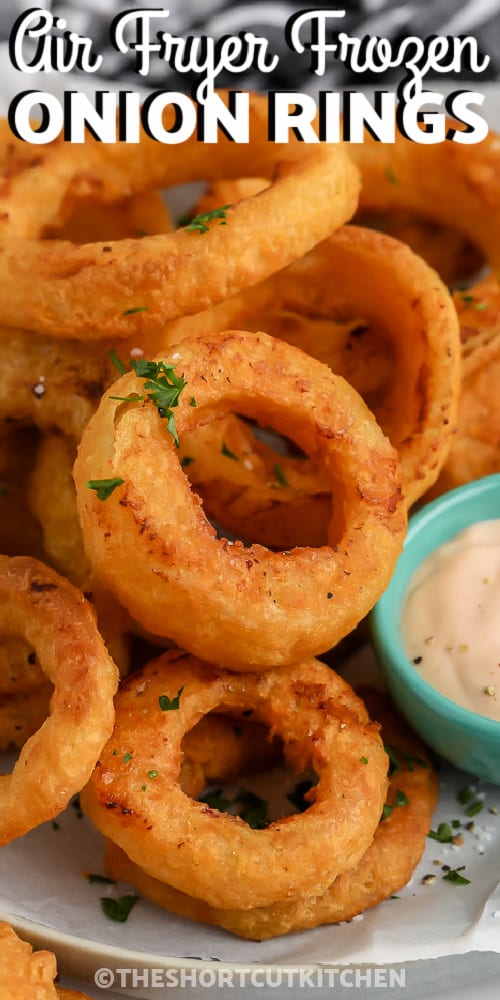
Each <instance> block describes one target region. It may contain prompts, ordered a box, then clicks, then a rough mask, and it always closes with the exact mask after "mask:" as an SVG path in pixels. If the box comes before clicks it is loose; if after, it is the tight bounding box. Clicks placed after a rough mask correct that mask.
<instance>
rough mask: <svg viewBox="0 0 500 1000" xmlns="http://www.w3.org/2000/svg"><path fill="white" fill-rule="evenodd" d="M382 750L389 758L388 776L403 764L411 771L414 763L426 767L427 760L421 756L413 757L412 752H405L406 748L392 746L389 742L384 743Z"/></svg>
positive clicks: (413, 768)
mask: <svg viewBox="0 0 500 1000" xmlns="http://www.w3.org/2000/svg"><path fill="white" fill-rule="evenodd" d="M384 750H385V752H386V754H387V756H388V758H389V777H391V775H393V774H394V772H395V771H399V770H401V768H402V767H403V766H404V765H406V768H407V770H408V771H411V772H413V771H414V770H415V764H418V766H419V767H427V761H425V760H424V759H423V757H414V756H413V754H409V753H406V750H401V749H400V748H399V747H394V746H392V745H391V744H390V743H385V744H384Z"/></svg>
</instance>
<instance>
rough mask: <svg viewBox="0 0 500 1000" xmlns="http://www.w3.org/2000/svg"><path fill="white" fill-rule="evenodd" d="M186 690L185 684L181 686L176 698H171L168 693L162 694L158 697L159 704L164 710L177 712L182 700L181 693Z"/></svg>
mask: <svg viewBox="0 0 500 1000" xmlns="http://www.w3.org/2000/svg"><path fill="white" fill-rule="evenodd" d="M183 691H184V684H183V685H182V687H180V688H179V690H178V692H177V694H176V695H175V698H169V697H168V695H166V694H161V695H160V697H159V698H158V704H159V706H160V708H161V710H162V712H176V711H177V710H178V708H179V705H180V701H181V694H182V692H183Z"/></svg>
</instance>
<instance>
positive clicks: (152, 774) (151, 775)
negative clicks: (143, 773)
mask: <svg viewBox="0 0 500 1000" xmlns="http://www.w3.org/2000/svg"><path fill="white" fill-rule="evenodd" d="M157 777H158V771H148V778H151V780H153V778H157Z"/></svg>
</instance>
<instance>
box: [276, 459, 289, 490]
mask: <svg viewBox="0 0 500 1000" xmlns="http://www.w3.org/2000/svg"><path fill="white" fill-rule="evenodd" d="M274 474H275V476H276V479H277V480H278V482H279V484H280V486H288V479H287V478H286V476H285V473H284V472H283V466H281V465H279V464H276V465H275V466H274Z"/></svg>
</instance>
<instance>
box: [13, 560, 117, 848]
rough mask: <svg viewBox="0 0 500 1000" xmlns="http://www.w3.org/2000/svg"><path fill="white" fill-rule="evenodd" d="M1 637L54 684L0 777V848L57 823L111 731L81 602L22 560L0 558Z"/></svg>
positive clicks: (108, 694)
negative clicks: (15, 639) (20, 643)
mask: <svg viewBox="0 0 500 1000" xmlns="http://www.w3.org/2000/svg"><path fill="white" fill-rule="evenodd" d="M0 602H1V606H2V623H1V626H2V631H4V632H6V633H7V634H9V635H12V634H19V635H22V636H24V637H25V638H26V640H27V641H28V642H29V643H30V645H32V646H33V648H34V650H35V651H36V653H37V656H38V657H39V662H40V665H41V667H42V669H43V671H44V673H45V674H46V676H47V678H48V679H49V680H50V681H51V682H52V683H53V684H54V694H53V696H52V698H51V704H50V708H51V714H50V717H49V718H48V719H47V720H46V722H45V723H44V725H43V726H42V727H41V728H40V729H39V730H38V731H37V733H35V734H34V735H33V736H32V737H31V738H30V739H29V740H28V742H27V743H26V744H25V745H24V748H23V749H22V751H21V753H20V756H19V759H18V761H17V763H16V764H15V766H14V769H13V771H12V774H9V775H3V776H1V777H0V844H7V843H9V842H10V841H11V840H14V839H15V838H16V837H19V836H22V834H24V833H27V831H28V830H31V829H33V828H34V827H35V826H38V825H39V824H40V823H43V822H44V821H45V820H48V819H52V818H53V817H54V816H56V815H57V814H58V813H59V812H61V810H62V809H64V808H65V806H66V805H67V804H68V802H69V801H70V799H71V796H72V795H74V794H75V792H78V791H79V790H80V788H81V787H82V785H83V784H85V782H86V781H87V779H88V777H89V776H90V773H91V771H92V768H93V767H94V765H95V762H96V759H97V757H98V755H99V752H100V749H101V747H102V746H103V744H104V743H105V741H106V740H107V739H108V737H109V735H110V733H111V730H112V728H113V716H114V712H113V695H114V692H115V689H116V684H117V676H118V675H117V670H116V667H115V665H114V663H113V662H112V660H111V659H110V657H109V656H108V654H107V652H106V648H105V646H104V643H103V642H102V639H101V637H100V635H99V633H98V631H97V628H96V624H95V619H94V615H93V613H92V610H91V608H90V606H89V605H88V604H87V602H86V601H85V599H84V598H83V596H82V594H80V593H79V592H78V591H77V590H75V588H73V587H72V586H71V584H69V583H68V582H67V581H66V580H63V579H62V577H60V576H58V575H57V574H56V573H54V572H53V571H52V570H49V569H48V568H47V567H45V566H43V565H42V564H41V563H38V562H36V560H34V559H29V558H25V557H19V558H12V559H11V558H9V557H7V556H1V557H0Z"/></svg>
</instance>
